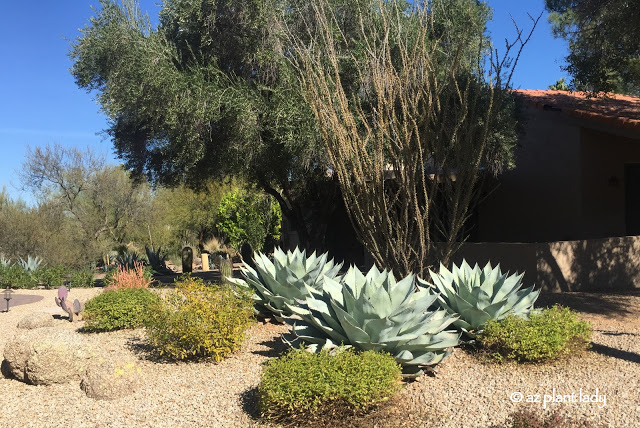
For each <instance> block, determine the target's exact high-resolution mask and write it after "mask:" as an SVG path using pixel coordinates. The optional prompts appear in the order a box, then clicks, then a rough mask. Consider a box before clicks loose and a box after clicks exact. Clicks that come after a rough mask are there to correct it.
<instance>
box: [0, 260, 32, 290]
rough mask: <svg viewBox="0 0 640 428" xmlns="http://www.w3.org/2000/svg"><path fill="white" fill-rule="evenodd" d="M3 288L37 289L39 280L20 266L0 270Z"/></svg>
mask: <svg viewBox="0 0 640 428" xmlns="http://www.w3.org/2000/svg"><path fill="white" fill-rule="evenodd" d="M0 278H2V279H1V280H2V286H3V287H9V288H36V287H37V286H38V280H37V278H36V277H35V276H34V275H32V274H31V273H29V272H27V271H26V270H24V269H22V267H21V266H20V265H18V264H15V265H13V266H9V267H6V268H5V267H2V268H0Z"/></svg>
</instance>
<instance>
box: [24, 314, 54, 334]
mask: <svg viewBox="0 0 640 428" xmlns="http://www.w3.org/2000/svg"><path fill="white" fill-rule="evenodd" d="M42 327H53V317H52V316H51V314H48V313H46V312H33V313H31V314H29V315H27V316H26V317H24V318H22V319H21V320H20V322H19V323H18V328H23V329H25V330H33V329H34V328H42Z"/></svg>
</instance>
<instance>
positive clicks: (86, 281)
mask: <svg viewBox="0 0 640 428" xmlns="http://www.w3.org/2000/svg"><path fill="white" fill-rule="evenodd" d="M93 282H94V279H93V271H92V270H91V269H78V270H75V271H73V272H72V273H71V281H70V286H71V287H73V288H77V287H93Z"/></svg>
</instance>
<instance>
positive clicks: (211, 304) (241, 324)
mask: <svg viewBox="0 0 640 428" xmlns="http://www.w3.org/2000/svg"><path fill="white" fill-rule="evenodd" d="M252 314H253V303H252V300H251V296H250V295H249V293H248V292H246V291H244V290H240V291H235V290H234V289H233V288H231V287H229V286H222V285H207V284H205V282H204V281H202V280H201V279H199V278H192V277H190V276H189V275H185V276H183V277H181V279H180V280H179V281H177V282H176V288H175V290H172V291H171V292H169V293H168V294H167V295H165V296H164V297H163V298H162V299H161V300H160V301H159V302H158V304H156V305H155V306H154V307H153V308H152V310H151V311H150V316H149V318H148V320H147V322H146V324H145V325H146V327H147V335H148V337H149V341H150V342H151V343H152V344H153V345H154V346H155V347H156V348H157V350H158V352H159V353H160V355H163V356H166V357H168V358H170V359H174V360H184V359H189V358H212V359H213V360H215V361H220V360H222V359H223V358H224V357H226V356H227V355H229V354H230V353H231V352H233V351H235V350H237V349H238V348H239V347H240V345H241V344H242V341H243V340H244V332H245V329H246V328H247V327H248V326H249V324H250V323H251V321H252Z"/></svg>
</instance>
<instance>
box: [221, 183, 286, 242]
mask: <svg viewBox="0 0 640 428" xmlns="http://www.w3.org/2000/svg"><path fill="white" fill-rule="evenodd" d="M281 222H282V212H281V210H280V205H278V204H277V203H276V202H275V201H273V199H272V197H271V196H268V195H261V194H258V193H253V192H249V191H246V190H240V189H236V190H232V191H230V192H228V193H227V194H225V195H224V197H223V198H222V200H221V201H220V205H219V207H218V220H217V223H216V228H217V229H218V230H219V231H220V232H222V233H223V234H224V235H225V236H226V237H227V239H228V242H229V245H230V246H231V247H233V248H236V249H238V248H240V246H241V245H242V244H243V243H245V242H248V243H249V244H251V247H252V248H255V249H256V250H263V249H265V248H268V247H273V244H275V242H277V241H278V239H280V225H281Z"/></svg>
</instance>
